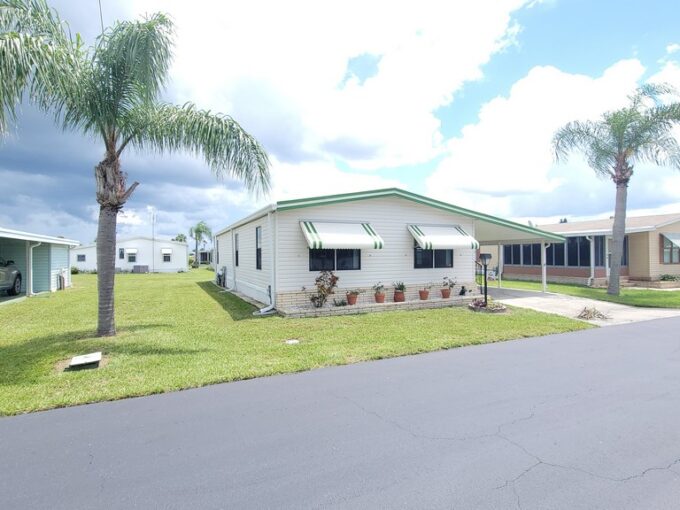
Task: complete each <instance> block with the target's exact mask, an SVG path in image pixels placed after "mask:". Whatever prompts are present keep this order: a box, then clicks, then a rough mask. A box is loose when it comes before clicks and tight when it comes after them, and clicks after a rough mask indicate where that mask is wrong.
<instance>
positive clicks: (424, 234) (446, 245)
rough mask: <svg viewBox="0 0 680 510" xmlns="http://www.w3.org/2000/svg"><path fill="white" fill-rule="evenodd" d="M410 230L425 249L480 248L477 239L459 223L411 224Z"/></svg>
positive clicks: (419, 244)
mask: <svg viewBox="0 0 680 510" xmlns="http://www.w3.org/2000/svg"><path fill="white" fill-rule="evenodd" d="M408 231H409V232H411V235H412V236H413V238H414V239H415V240H416V242H417V243H418V246H420V247H421V248H422V249H423V250H451V249H456V248H471V249H473V250H476V249H478V248H479V243H478V242H477V240H476V239H475V238H474V237H472V236H471V235H469V234H468V233H467V232H465V230H463V229H462V228H461V227H459V226H457V225H456V226H454V225H437V226H432V225H409V226H408Z"/></svg>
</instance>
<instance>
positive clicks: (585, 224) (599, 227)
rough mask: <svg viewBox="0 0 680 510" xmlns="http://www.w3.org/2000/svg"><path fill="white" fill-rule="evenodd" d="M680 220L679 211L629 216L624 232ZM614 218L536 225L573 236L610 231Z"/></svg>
mask: <svg viewBox="0 0 680 510" xmlns="http://www.w3.org/2000/svg"><path fill="white" fill-rule="evenodd" d="M677 222H680V213H675V214H655V215H651V216H630V217H628V218H626V233H629V234H633V233H635V232H651V231H653V230H656V229H658V228H661V227H664V226H666V225H671V224H673V223H677ZM613 226H614V218H604V219H601V220H587V221H571V222H567V223H553V224H550V225H538V228H541V229H543V230H547V231H548V232H554V233H556V234H562V235H564V236H575V235H584V234H605V233H609V232H611V231H612V227H613Z"/></svg>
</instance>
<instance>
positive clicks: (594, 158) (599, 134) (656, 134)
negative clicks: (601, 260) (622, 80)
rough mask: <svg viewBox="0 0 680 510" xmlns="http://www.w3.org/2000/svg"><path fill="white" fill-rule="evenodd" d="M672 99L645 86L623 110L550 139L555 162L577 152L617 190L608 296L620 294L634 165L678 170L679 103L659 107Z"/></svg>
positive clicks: (664, 90)
mask: <svg viewBox="0 0 680 510" xmlns="http://www.w3.org/2000/svg"><path fill="white" fill-rule="evenodd" d="M669 95H673V96H674V95H675V91H674V90H673V89H672V88H671V87H669V86H668V85H645V86H642V87H640V88H638V89H637V91H636V92H635V94H634V95H632V96H630V98H629V99H630V102H629V104H628V105H627V106H626V107H625V108H621V109H620V110H616V111H612V112H607V113H605V114H603V115H602V117H601V118H600V119H599V120H597V121H574V122H570V123H568V124H566V125H565V126H563V127H562V128H560V129H559V130H558V131H557V132H556V133H555V135H554V137H553V148H554V150H555V155H556V159H557V160H558V161H560V160H563V159H566V157H567V156H568V154H569V152H571V151H572V150H575V149H576V150H579V151H581V152H582V153H583V154H584V155H585V157H586V158H587V160H588V164H589V165H590V167H591V168H592V169H593V170H595V172H596V173H597V174H598V175H599V176H601V177H604V178H607V177H608V178H610V179H611V180H612V181H613V182H614V184H615V185H616V206H615V210H614V226H613V230H612V251H611V254H612V257H611V270H610V277H609V286H608V289H607V293H608V294H611V295H616V296H618V295H619V292H620V285H619V275H620V271H621V259H622V256H623V240H624V237H625V233H626V202H627V199H628V184H629V182H630V179H631V177H632V176H633V167H634V165H635V164H636V163H642V162H651V163H655V164H657V165H668V166H670V167H674V168H676V169H680V145H678V141H677V140H676V139H675V138H674V136H673V134H672V129H673V127H674V125H675V124H676V123H678V122H680V103H677V102H671V103H669V102H663V101H662V99H663V97H664V96H669Z"/></svg>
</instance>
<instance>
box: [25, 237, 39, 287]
mask: <svg viewBox="0 0 680 510" xmlns="http://www.w3.org/2000/svg"><path fill="white" fill-rule="evenodd" d="M41 244H42V242H39V243H37V244H29V245H28V267H27V268H26V271H27V272H28V282H27V285H26V295H27V296H33V295H34V293H33V248H37V247H38V246H40V245H41Z"/></svg>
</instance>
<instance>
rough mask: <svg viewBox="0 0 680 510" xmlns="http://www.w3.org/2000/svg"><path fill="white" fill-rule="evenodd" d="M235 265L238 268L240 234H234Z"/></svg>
mask: <svg viewBox="0 0 680 510" xmlns="http://www.w3.org/2000/svg"><path fill="white" fill-rule="evenodd" d="M234 264H235V265H236V266H237V267H238V234H234Z"/></svg>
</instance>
